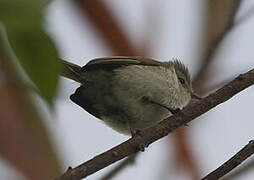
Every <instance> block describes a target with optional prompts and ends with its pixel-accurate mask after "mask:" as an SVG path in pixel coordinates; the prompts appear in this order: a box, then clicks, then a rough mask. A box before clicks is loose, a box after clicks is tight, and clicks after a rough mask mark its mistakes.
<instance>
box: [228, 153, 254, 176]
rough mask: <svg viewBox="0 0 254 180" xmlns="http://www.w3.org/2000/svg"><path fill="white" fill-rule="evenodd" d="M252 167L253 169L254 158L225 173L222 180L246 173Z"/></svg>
mask: <svg viewBox="0 0 254 180" xmlns="http://www.w3.org/2000/svg"><path fill="white" fill-rule="evenodd" d="M253 169H254V158H253V160H252V161H250V162H247V163H245V164H244V165H243V166H241V167H239V168H238V169H236V170H234V171H233V172H230V173H229V174H227V175H226V176H225V177H223V180H232V179H237V178H239V177H240V176H242V175H244V174H247V173H248V172H249V171H253Z"/></svg>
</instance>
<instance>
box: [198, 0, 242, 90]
mask: <svg viewBox="0 0 254 180" xmlns="http://www.w3.org/2000/svg"><path fill="white" fill-rule="evenodd" d="M212 3H216V4H217V6H218V7H220V6H221V2H216V1H212ZM224 3H225V4H231V6H232V7H231V8H228V11H229V12H230V13H229V15H225V17H224V18H225V20H224V21H225V22H224V21H222V22H224V23H223V24H222V25H218V19H213V22H212V23H210V26H212V27H208V28H210V29H214V28H215V27H216V31H218V32H217V33H212V32H210V35H209V36H211V37H212V40H208V47H207V48H206V50H205V54H204V57H203V60H202V64H201V66H200V68H199V70H198V72H197V74H196V75H195V77H194V78H193V87H194V88H195V91H197V92H198V93H199V94H202V93H204V91H203V88H204V85H205V84H204V82H205V80H206V79H207V77H208V69H209V67H210V64H211V63H212V61H213V60H214V55H215V54H216V51H217V50H218V48H219V45H220V44H221V43H222V42H223V40H224V39H225V37H226V36H227V35H228V34H229V33H230V32H231V31H232V29H233V28H234V27H235V22H234V20H235V16H236V13H237V11H238V9H239V8H240V6H241V0H235V1H228V2H226V1H224ZM224 6H225V7H226V5H224ZM220 8H221V7H220ZM213 13H216V14H217V12H213ZM238 25H239V24H238ZM213 26H215V27H213Z"/></svg>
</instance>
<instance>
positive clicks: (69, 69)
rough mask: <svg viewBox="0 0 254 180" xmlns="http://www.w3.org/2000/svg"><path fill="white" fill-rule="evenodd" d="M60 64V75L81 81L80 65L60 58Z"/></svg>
mask: <svg viewBox="0 0 254 180" xmlns="http://www.w3.org/2000/svg"><path fill="white" fill-rule="evenodd" d="M61 65H62V70H61V74H60V75H61V76H63V77H66V78H68V79H72V80H74V81H76V82H80V83H81V81H82V77H81V67H80V66H79V65H76V64H73V63H70V62H67V61H65V60H61Z"/></svg>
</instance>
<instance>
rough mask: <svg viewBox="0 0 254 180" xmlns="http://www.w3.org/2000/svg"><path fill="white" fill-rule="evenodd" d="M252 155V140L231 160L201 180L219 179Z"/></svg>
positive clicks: (253, 149) (253, 150)
mask: <svg viewBox="0 0 254 180" xmlns="http://www.w3.org/2000/svg"><path fill="white" fill-rule="evenodd" d="M253 154H254V140H251V141H250V142H249V143H248V144H247V145H246V146H244V147H243V148H242V149H241V150H240V151H239V152H238V153H236V154H235V155H234V156H233V157H232V158H231V159H229V160H228V161H227V162H225V163H224V164H222V165H221V166H220V167H218V168H217V169H216V170H214V171H213V172H211V173H210V174H208V175H207V176H205V177H204V178H202V180H210V179H219V178H221V177H222V176H224V175H226V174H227V173H229V172H230V171H232V170H233V169H234V168H235V167H237V166H238V165H240V164H241V163H242V162H243V161H244V160H246V159H247V158H248V157H250V156H251V155H253Z"/></svg>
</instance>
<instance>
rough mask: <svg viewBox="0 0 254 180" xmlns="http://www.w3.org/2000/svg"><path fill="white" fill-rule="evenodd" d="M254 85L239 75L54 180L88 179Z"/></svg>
mask: <svg viewBox="0 0 254 180" xmlns="http://www.w3.org/2000/svg"><path fill="white" fill-rule="evenodd" d="M253 84H254V69H252V70H250V71H249V72H247V73H245V74H241V75H240V76H238V77H237V78H235V79H234V80H233V81H231V82H230V83H228V84H227V85H225V86H224V87H222V88H221V89H219V90H217V91H216V92H214V93H211V94H210V95H208V96H207V97H205V98H204V99H202V100H201V101H198V102H196V103H193V104H190V105H188V106H187V107H186V108H184V109H183V110H182V111H179V112H177V113H176V114H175V115H173V116H171V117H169V118H167V119H166V120H164V121H162V122H160V123H159V124H157V125H156V126H154V127H152V128H148V129H146V130H144V131H143V132H141V133H140V136H136V137H134V138H131V139H129V140H127V141H125V142H123V143H121V144H120V145H118V146H116V147H114V148H112V149H110V150H108V151H106V152H104V153H102V154H100V155H98V156H96V157H94V158H93V159H90V160H89V161H87V162H85V163H83V164H81V165H79V166H78V167H76V168H73V169H70V170H68V171H67V172H65V173H64V174H63V175H61V176H60V177H58V178H56V180H73V179H75V180H77V179H81V178H84V177H87V176H89V175H91V174H93V173H95V172H97V171H99V170H101V169H103V168H105V167H107V166H109V165H110V164H112V163H114V162H116V161H118V160H121V159H123V158H124V157H126V156H129V155H131V154H133V153H136V152H138V151H139V149H140V145H147V146H148V145H150V144H151V143H153V142H155V141H156V140H158V139H160V138H162V137H164V136H167V135H168V134H169V133H171V132H173V131H174V130H176V129H177V128H178V127H180V126H183V125H185V124H187V123H189V122H190V121H191V120H193V119H195V118H196V117H198V116H200V115H202V114H204V113H206V112H208V111H209V110H210V109H212V108H214V107H215V106H217V105H219V104H221V103H223V102H225V101H227V100H229V99H230V98H232V97H233V96H234V95H236V94H237V93H239V92H241V91H242V90H244V89H246V88H248V87H249V86H251V85H253Z"/></svg>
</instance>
